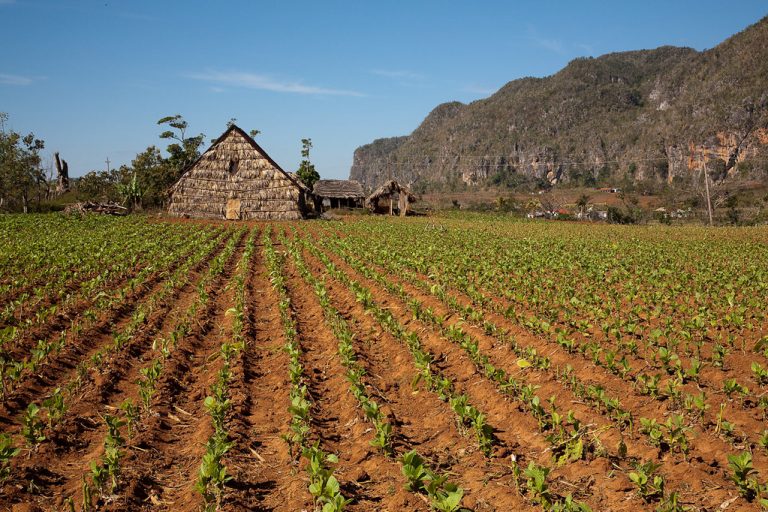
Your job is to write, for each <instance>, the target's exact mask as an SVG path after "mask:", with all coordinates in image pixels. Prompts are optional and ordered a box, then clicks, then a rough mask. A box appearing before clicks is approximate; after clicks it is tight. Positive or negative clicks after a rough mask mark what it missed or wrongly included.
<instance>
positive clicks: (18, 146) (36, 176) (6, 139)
mask: <svg viewBox="0 0 768 512" xmlns="http://www.w3.org/2000/svg"><path fill="white" fill-rule="evenodd" d="M7 120H8V114H6V113H4V112H0V208H7V209H9V210H12V211H13V210H15V211H18V210H21V211H23V212H24V213H27V212H28V211H29V203H30V199H31V198H32V197H33V194H34V193H35V192H37V196H38V198H39V197H40V191H41V190H43V189H45V190H47V188H48V183H47V182H46V174H45V172H44V170H43V169H42V166H41V162H42V161H41V158H40V151H41V150H42V149H43V148H44V147H45V143H44V142H43V141H42V140H40V139H38V138H35V135H34V134H33V133H29V134H27V135H24V136H22V135H21V134H19V133H16V132H14V131H13V130H7V131H6V129H5V122H6V121H7Z"/></svg>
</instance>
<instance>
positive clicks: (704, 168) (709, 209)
mask: <svg viewBox="0 0 768 512" xmlns="http://www.w3.org/2000/svg"><path fill="white" fill-rule="evenodd" d="M701 162H702V158H701V155H699V168H700V169H701V170H702V172H703V173H704V190H706V192H707V213H708V214H709V225H710V226H711V225H712V224H713V223H712V200H711V199H710V197H709V177H708V176H707V164H706V163H705V164H704V165H702V164H701Z"/></svg>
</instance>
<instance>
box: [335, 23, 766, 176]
mask: <svg viewBox="0 0 768 512" xmlns="http://www.w3.org/2000/svg"><path fill="white" fill-rule="evenodd" d="M766 157H768V17H766V18H763V19H762V20H761V21H759V22H758V23H756V24H754V25H752V26H750V27H748V28H747V29H745V30H744V31H742V32H740V33H738V34H736V35H734V36H732V37H731V38H729V39H727V40H726V41H724V42H723V43H721V44H719V45H718V46H716V47H714V48H712V49H709V50H705V51H701V52H699V51H696V50H694V49H691V48H677V47H671V46H663V47H660V48H657V49H654V50H638V51H629V52H621V53H611V54H607V55H603V56H600V57H597V58H579V59H575V60H573V61H572V62H570V63H569V64H568V65H567V66H566V67H565V68H563V69H562V70H561V71H559V72H558V73H556V74H554V75H552V76H548V77H545V78H521V79H518V80H513V81H511V82H509V83H507V84H506V85H505V86H503V87H502V88H501V89H500V90H499V91H498V92H496V93H495V94H493V95H492V96H490V97H488V98H486V99H482V100H478V101H474V102H472V103H470V104H466V105H465V104H462V103H459V102H452V103H445V104H442V105H439V106H438V107H436V108H435V109H434V110H433V111H432V112H431V113H430V114H429V115H428V116H427V117H426V119H425V120H424V121H423V122H422V123H421V125H420V126H419V127H418V128H416V130H414V132H413V133H412V134H411V135H409V136H405V137H393V138H385V139H378V140H375V141H373V142H372V143H370V144H367V145H365V146H361V147H360V148H358V149H357V150H356V151H355V154H354V160H353V164H352V169H351V171H350V178H351V179H355V180H358V181H360V182H361V183H363V185H364V186H365V187H367V188H373V187H375V186H377V185H378V184H380V183H382V182H383V181H385V180H387V179H389V178H396V179H398V180H401V181H403V182H406V183H410V184H412V185H413V186H415V187H416V188H417V189H423V190H424V189H441V188H446V187H449V188H456V187H464V186H470V187H472V186H480V185H500V186H515V185H517V184H521V183H532V184H538V185H540V186H547V185H549V184H555V183H568V184H574V185H596V184H600V183H604V184H608V183H620V182H621V180H631V181H635V182H636V181H640V180H647V181H653V182H658V183H663V182H667V183H669V184H679V185H681V186H684V185H685V184H686V183H687V182H688V181H690V180H691V179H694V178H695V176H696V174H697V171H698V170H699V169H700V168H701V166H702V165H706V166H707V168H708V169H709V171H710V173H711V175H712V176H713V179H724V178H726V177H727V176H729V175H733V174H735V173H737V172H738V173H739V174H750V173H753V174H755V175H756V176H761V177H763V178H764V177H765V168H766Z"/></svg>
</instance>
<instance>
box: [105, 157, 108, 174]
mask: <svg viewBox="0 0 768 512" xmlns="http://www.w3.org/2000/svg"><path fill="white" fill-rule="evenodd" d="M105 162H107V174H109V157H107V159H106V160H105Z"/></svg>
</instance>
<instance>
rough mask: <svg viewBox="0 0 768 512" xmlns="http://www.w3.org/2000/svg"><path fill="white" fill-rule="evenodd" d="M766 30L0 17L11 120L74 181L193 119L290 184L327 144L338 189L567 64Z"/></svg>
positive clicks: (411, 15)
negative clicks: (237, 141)
mask: <svg viewBox="0 0 768 512" xmlns="http://www.w3.org/2000/svg"><path fill="white" fill-rule="evenodd" d="M766 14H768V5H766V3H765V1H764V0H731V1H729V2H724V1H722V0H719V1H710V0H680V1H670V0H667V1H655V0H648V1H643V2H628V1H614V2H609V1H581V2H574V1H561V2H554V1H543V0H540V1H511V0H510V1H480V0H478V1H464V2H459V1H417V0H411V1H405V0H403V1H396V0H390V1H386V2H385V1H380V2H372V1H361V0H357V1H334V0H325V1H313V2H290V1H282V2H266V1H264V2H257V1H234V0H232V1H226V2H224V1H222V2H213V1H210V2H204V1H197V0H186V1H169V0H168V1H165V0H164V1H127V0H123V1H118V0H102V1H90V0H82V1H71V0H55V1H51V0H48V1H46V0H39V1H36V0H0V48H2V59H0V111H2V112H7V113H8V114H9V115H10V122H9V124H8V127H9V128H12V129H14V130H17V131H21V132H29V131H33V132H34V133H35V134H36V135H37V136H38V137H40V138H43V139H44V140H45V142H46V150H45V155H46V157H49V156H50V155H51V154H52V152H53V151H55V150H58V151H60V152H61V154H62V156H63V157H64V158H65V159H67V160H68V161H69V163H70V170H71V173H72V174H73V175H75V176H78V175H82V174H84V173H85V172H87V171H89V170H93V169H104V168H105V167H106V164H105V160H106V159H107V158H109V159H110V161H111V162H112V164H111V165H112V166H115V165H119V164H122V163H129V162H130V160H131V159H132V158H133V157H134V156H135V155H136V153H138V152H140V151H142V150H143V149H145V148H146V147H147V146H149V145H152V144H154V145H158V146H159V147H164V146H165V144H164V142H165V141H162V140H160V139H159V138H158V134H159V133H160V131H161V128H160V127H159V126H157V124H156V121H157V120H158V119H160V118H161V117H163V116H166V115H172V114H177V113H179V114H182V115H183V116H184V117H185V118H186V119H187V121H188V122H189V124H190V131H191V132H192V133H199V132H203V133H205V134H206V139H212V138H215V137H217V136H218V135H219V134H220V133H221V132H222V131H223V130H224V129H225V127H226V122H227V121H228V120H229V119H230V118H232V117H234V118H237V124H238V125H239V126H240V127H241V128H243V129H245V130H246V131H248V130H250V129H253V128H256V129H259V130H261V131H262V133H261V134H260V135H259V136H258V137H257V141H258V142H259V143H260V144H261V145H262V146H263V147H264V148H265V149H266V150H267V151H268V152H269V153H270V155H271V156H272V157H273V158H274V159H275V160H276V161H277V162H278V163H280V164H281V166H282V167H283V168H285V169H286V170H295V169H296V168H297V167H298V163H299V160H300V153H299V152H300V149H301V142H300V141H301V139H302V138H304V137H310V138H312V141H313V143H314V149H313V152H312V155H311V156H312V160H313V162H314V163H315V165H316V167H317V169H318V171H319V172H320V174H321V176H322V177H325V178H345V177H347V176H348V173H349V167H350V165H351V163H352V153H353V151H354V149H355V148H356V147H357V146H359V145H361V144H365V143H368V142H370V141H372V140H373V139H375V138H379V137H388V136H394V135H406V134H408V133H410V132H411V131H413V130H414V129H415V128H416V127H417V126H418V124H419V123H420V122H421V120H422V119H423V118H424V116H426V115H427V114H428V113H429V111H430V110H432V108H434V107H435V106H436V105H438V104H439V103H442V102H445V101H453V100H458V101H462V102H470V101H474V100H477V99H481V98H484V97H487V96H488V95H490V94H492V93H493V92H494V91H496V90H497V89H498V88H500V87H501V86H502V85H504V84H505V83H506V82H508V81H510V80H513V79H515V78H520V77H524V76H546V75H550V74H552V73H555V72H556V71H558V70H559V69H560V68H562V67H563V66H565V65H566V64H567V63H568V61H570V60H571V59H573V58H576V57H581V56H598V55H602V54H604V53H610V52H614V51H623V50H634V49H641V48H655V47H657V46H660V45H666V44H669V45H678V46H690V47H693V48H696V49H699V50H701V49H705V48H711V47H712V46H715V45H716V44H718V43H719V42H720V41H722V40H723V39H725V38H727V37H728V36H730V35H732V34H734V33H736V32H738V31H740V30H742V29H744V28H745V27H747V26H748V25H750V24H752V23H755V22H756V21H758V20H759V19H760V18H761V17H763V16H765V15H766Z"/></svg>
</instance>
